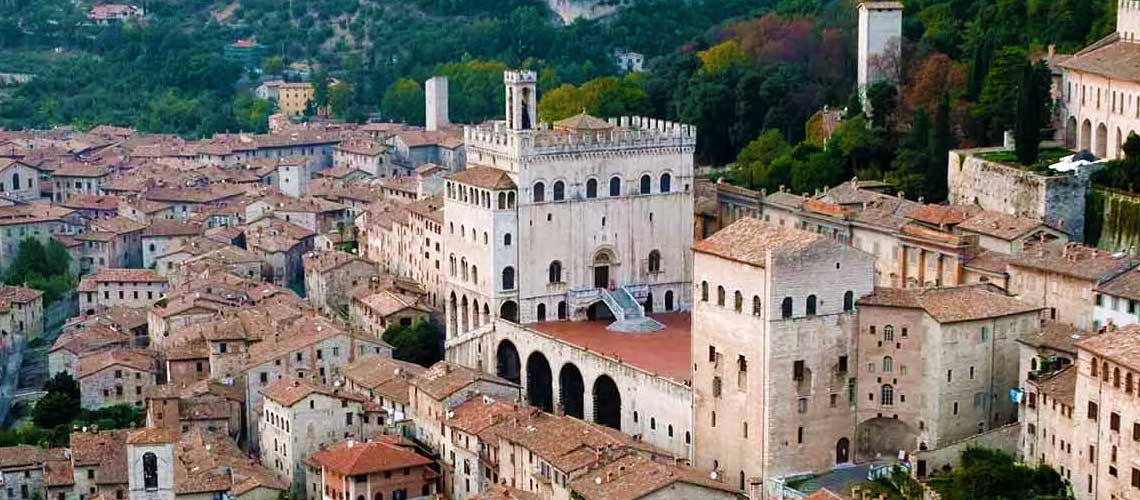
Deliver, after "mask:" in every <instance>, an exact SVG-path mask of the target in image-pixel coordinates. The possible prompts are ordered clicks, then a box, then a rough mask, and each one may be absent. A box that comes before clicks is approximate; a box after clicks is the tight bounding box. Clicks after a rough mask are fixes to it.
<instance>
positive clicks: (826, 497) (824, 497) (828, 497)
mask: <svg viewBox="0 0 1140 500" xmlns="http://www.w3.org/2000/svg"><path fill="white" fill-rule="evenodd" d="M864 3H866V2H864ZM883 3H896V2H883ZM899 8H900V9H901V8H902V6H901V4H900V6H899ZM804 500H847V499H846V498H844V497H842V496H840V495H837V494H835V493H833V492H832V491H831V490H829V489H827V488H820V489H818V490H816V491H815V493H812V494H810V495H808V496H806V497H804Z"/></svg>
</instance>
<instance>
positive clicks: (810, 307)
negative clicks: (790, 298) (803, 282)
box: [807, 295, 816, 316]
mask: <svg viewBox="0 0 1140 500" xmlns="http://www.w3.org/2000/svg"><path fill="white" fill-rule="evenodd" d="M815 303H816V299H815V295H808V298H807V315H808V316H815Z"/></svg>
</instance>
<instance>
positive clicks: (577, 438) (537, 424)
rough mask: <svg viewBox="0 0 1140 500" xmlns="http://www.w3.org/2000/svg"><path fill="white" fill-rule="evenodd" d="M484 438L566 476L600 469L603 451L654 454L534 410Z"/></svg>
mask: <svg viewBox="0 0 1140 500" xmlns="http://www.w3.org/2000/svg"><path fill="white" fill-rule="evenodd" d="M484 437H498V438H500V439H504V440H506V441H508V442H512V443H515V444H517V445H519V446H521V447H523V448H525V449H527V450H529V451H531V452H532V453H534V454H535V455H538V456H539V457H541V458H542V459H543V460H545V461H546V462H547V463H549V464H550V465H552V466H554V467H555V468H557V469H558V470H561V471H563V472H566V473H572V472H574V471H577V470H580V469H583V468H586V467H590V466H595V465H599V464H600V462H602V461H603V460H604V459H605V457H604V456H599V455H598V453H597V450H599V449H623V448H624V449H629V450H643V451H659V450H654V449H653V448H652V447H651V446H649V445H647V444H645V443H644V442H639V441H634V440H633V438H631V437H630V436H628V435H626V434H623V433H622V432H621V431H618V430H614V429H610V428H609V427H604V426H601V425H598V424H593V423H588V422H584V421H582V420H579V419H576V418H574V417H570V416H564V415H563V416H558V415H551V414H548V413H543V412H540V411H538V410H536V409H533V408H532V409H531V413H530V414H529V415H528V416H526V417H511V418H507V419H505V420H504V421H503V423H501V424H499V425H496V426H494V427H492V428H490V429H489V430H488V431H487V432H486V433H484Z"/></svg>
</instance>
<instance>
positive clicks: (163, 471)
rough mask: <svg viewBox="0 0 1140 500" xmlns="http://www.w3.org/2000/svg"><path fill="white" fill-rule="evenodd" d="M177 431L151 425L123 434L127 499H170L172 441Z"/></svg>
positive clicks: (172, 495)
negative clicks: (128, 489)
mask: <svg viewBox="0 0 1140 500" xmlns="http://www.w3.org/2000/svg"><path fill="white" fill-rule="evenodd" d="M177 442H178V433H177V432H174V431H171V430H168V429H161V428H155V427H149V428H146V429H142V430H139V431H135V432H133V433H131V434H130V435H129V436H127V469H128V476H127V484H128V487H129V488H130V493H129V495H128V498H130V499H131V500H174V445H175V443H177Z"/></svg>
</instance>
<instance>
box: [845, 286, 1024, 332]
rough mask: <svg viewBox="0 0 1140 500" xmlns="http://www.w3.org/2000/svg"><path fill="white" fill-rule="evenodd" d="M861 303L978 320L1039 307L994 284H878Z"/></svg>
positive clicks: (943, 318)
mask: <svg viewBox="0 0 1140 500" xmlns="http://www.w3.org/2000/svg"><path fill="white" fill-rule="evenodd" d="M858 304H859V305H860V306H879V307H901V308H909V309H922V310H924V311H926V313H927V314H929V315H930V317H932V318H934V320H935V321H937V322H939V323H955V322H959V321H975V320H980V319H986V318H998V317H1003V316H1012V315H1016V314H1025V313H1029V312H1033V311H1038V310H1040V309H1041V307H1038V306H1033V305H1030V304H1027V303H1025V302H1022V301H1020V300H1018V299H1016V298H1013V297H1011V296H1009V295H1007V294H1006V293H1005V292H1004V291H1001V290H1000V289H998V288H996V287H991V286H990V285H966V286H958V287H948V288H875V291H874V292H873V293H871V294H870V295H867V296H865V297H863V298H861V299H859V301H858Z"/></svg>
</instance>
